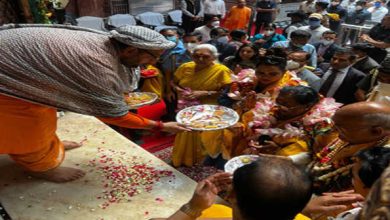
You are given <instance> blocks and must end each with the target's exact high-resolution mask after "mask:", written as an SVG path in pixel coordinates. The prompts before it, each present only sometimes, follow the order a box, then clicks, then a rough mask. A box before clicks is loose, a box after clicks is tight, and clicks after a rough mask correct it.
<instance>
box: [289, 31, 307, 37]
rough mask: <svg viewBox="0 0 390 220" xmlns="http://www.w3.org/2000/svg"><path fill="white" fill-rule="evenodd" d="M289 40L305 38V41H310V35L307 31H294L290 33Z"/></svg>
mask: <svg viewBox="0 0 390 220" xmlns="http://www.w3.org/2000/svg"><path fill="white" fill-rule="evenodd" d="M290 38H306V39H310V38H311V34H310V33H309V32H307V31H304V30H295V31H293V32H291V35H290Z"/></svg>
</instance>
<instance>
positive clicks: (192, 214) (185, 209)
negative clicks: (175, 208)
mask: <svg viewBox="0 0 390 220" xmlns="http://www.w3.org/2000/svg"><path fill="white" fill-rule="evenodd" d="M180 211H182V212H184V213H185V214H186V215H188V216H189V217H191V218H194V219H196V218H198V217H199V216H201V215H202V211H200V210H198V209H193V208H192V207H191V206H190V204H189V203H186V204H184V205H183V206H182V207H180Z"/></svg>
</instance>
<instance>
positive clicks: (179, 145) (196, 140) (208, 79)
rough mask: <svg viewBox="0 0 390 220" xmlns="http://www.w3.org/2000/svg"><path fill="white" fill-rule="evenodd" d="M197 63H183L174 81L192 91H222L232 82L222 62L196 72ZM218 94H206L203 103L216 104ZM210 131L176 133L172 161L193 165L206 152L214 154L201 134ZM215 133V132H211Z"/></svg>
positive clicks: (201, 99) (201, 100)
mask: <svg viewBox="0 0 390 220" xmlns="http://www.w3.org/2000/svg"><path fill="white" fill-rule="evenodd" d="M195 66H196V64H195V63H194V62H189V63H185V64H183V65H181V66H180V67H179V68H178V69H177V70H176V72H175V75H174V83H175V84H176V85H178V86H180V87H182V88H189V89H191V90H192V91H220V90H222V89H223V87H225V86H226V85H228V84H230V82H231V79H230V73H231V71H230V70H229V69H228V68H227V67H226V66H224V65H222V64H213V65H212V66H210V67H208V68H206V69H203V70H200V71H197V72H195ZM217 97H218V95H214V96H206V97H202V98H200V99H199V101H200V102H201V103H202V104H216V103H217ZM202 133H209V132H198V131H191V132H182V133H179V134H177V135H176V137H175V141H174V145H173V152H172V163H173V165H174V166H175V167H178V166H181V165H185V166H192V165H194V164H196V163H199V162H201V161H202V159H203V157H204V156H205V155H206V154H211V155H212V154H213V153H214V152H215V149H213V148H210V147H209V146H207V145H202V142H201V137H200V136H201V134H202ZM210 133H213V132H210Z"/></svg>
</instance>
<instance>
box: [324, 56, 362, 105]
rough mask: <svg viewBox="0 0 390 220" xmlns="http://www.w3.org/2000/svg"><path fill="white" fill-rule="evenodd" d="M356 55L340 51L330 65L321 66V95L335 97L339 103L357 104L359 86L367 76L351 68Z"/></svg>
mask: <svg viewBox="0 0 390 220" xmlns="http://www.w3.org/2000/svg"><path fill="white" fill-rule="evenodd" d="M355 59H356V56H355V54H354V53H353V52H352V51H351V50H348V49H339V50H337V51H336V52H335V54H334V55H333V57H332V59H331V61H330V64H325V63H324V64H321V65H320V69H321V70H322V71H323V72H324V75H323V76H322V82H321V88H320V93H321V94H322V95H324V96H326V97H333V98H334V99H336V101H337V102H340V103H344V104H350V103H353V102H356V101H357V99H356V97H355V92H356V91H357V89H358V88H357V84H358V83H359V82H360V80H362V79H363V78H364V76H365V74H364V73H362V72H361V71H359V70H357V69H355V68H353V67H351V65H352V64H353V63H354V62H355Z"/></svg>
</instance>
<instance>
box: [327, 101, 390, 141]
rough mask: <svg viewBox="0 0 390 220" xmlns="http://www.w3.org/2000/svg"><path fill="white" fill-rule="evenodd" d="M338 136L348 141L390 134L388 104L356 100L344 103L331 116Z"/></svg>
mask: <svg viewBox="0 0 390 220" xmlns="http://www.w3.org/2000/svg"><path fill="white" fill-rule="evenodd" d="M333 121H334V122H335V126H336V128H337V129H338V130H339V132H340V138H342V139H344V140H346V141H348V142H350V143H366V142H371V141H376V140H378V139H381V138H383V137H385V136H388V135H389V134H390V106H388V105H386V104H385V103H376V102H358V103H354V104H350V105H346V106H344V107H342V108H340V109H339V110H338V111H336V113H335V115H334V116H333Z"/></svg>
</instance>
